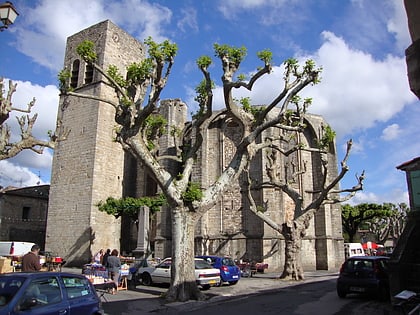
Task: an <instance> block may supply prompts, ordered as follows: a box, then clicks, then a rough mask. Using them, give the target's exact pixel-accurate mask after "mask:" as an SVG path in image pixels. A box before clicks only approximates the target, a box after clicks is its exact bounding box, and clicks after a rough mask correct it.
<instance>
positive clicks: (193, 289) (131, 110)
mask: <svg viewBox="0 0 420 315" xmlns="http://www.w3.org/2000/svg"><path fill="white" fill-rule="evenodd" d="M145 44H146V46H147V48H148V49H147V53H148V55H147V58H145V59H144V60H142V61H139V62H138V63H133V64H131V65H130V66H128V67H127V69H116V67H115V66H109V68H108V69H103V68H101V67H100V66H99V65H98V64H97V62H96V53H95V47H94V45H93V43H92V42H89V41H85V42H83V43H82V44H81V45H79V46H78V48H77V52H78V53H79V55H80V56H81V58H82V59H83V60H84V61H85V62H86V63H88V64H89V65H91V66H93V68H94V69H95V71H98V72H99V73H100V74H101V75H102V77H103V78H102V80H103V81H104V82H106V84H109V85H110V86H112V87H113V88H114V89H115V95H116V97H117V101H114V99H111V98H110V99H101V98H98V97H95V96H92V95H84V94H80V93H77V92H75V91H72V90H71V89H69V82H68V80H69V77H70V74H69V72H68V71H66V70H63V71H62V72H61V73H60V75H59V79H60V87H61V92H62V94H63V95H67V97H82V98H90V99H95V100H99V101H102V102H104V103H106V104H108V105H110V106H113V107H114V108H115V121H116V123H117V124H118V128H117V130H116V133H117V135H116V141H118V142H119V143H120V144H121V145H122V147H123V148H124V149H125V150H127V151H129V152H131V153H132V155H133V156H134V157H135V158H136V159H138V160H139V161H141V162H142V164H143V165H144V166H145V167H146V168H147V170H148V172H150V174H152V176H153V178H154V179H155V181H156V183H157V185H158V186H159V188H160V190H161V192H162V193H163V195H164V196H165V199H166V203H167V206H168V208H169V209H170V211H171V218H172V224H171V225H172V272H171V285H170V287H169V289H168V291H167V292H166V299H167V300H172V301H173V300H178V301H186V300H189V299H203V298H204V294H203V293H202V292H200V290H199V289H198V287H197V285H196V282H195V276H194V267H193V266H194V228H195V225H196V223H197V222H198V220H199V219H200V217H202V215H203V214H204V213H205V212H206V211H208V210H209V209H210V208H212V207H213V206H214V205H216V203H217V201H218V200H219V198H220V197H221V196H222V194H223V193H224V191H226V190H227V189H228V188H229V187H230V185H232V183H233V182H235V181H236V180H238V177H239V176H240V174H241V173H242V172H243V170H244V169H245V167H247V166H248V165H249V161H250V160H252V158H253V157H254V155H255V154H256V152H258V149H259V144H258V143H257V139H258V138H259V136H260V135H261V134H262V133H263V132H264V131H265V130H267V129H269V128H272V127H273V126H277V125H281V124H287V123H288V121H287V119H285V116H286V115H288V114H287V111H288V107H289V105H290V104H292V103H291V100H292V99H293V98H294V97H295V96H296V95H297V94H298V93H299V92H300V91H301V90H302V89H304V88H305V87H306V86H307V85H309V84H314V83H317V82H318V75H319V72H320V70H319V69H317V68H316V67H315V65H314V63H313V62H312V61H308V62H306V64H305V65H304V66H303V67H302V68H301V67H299V65H298V64H297V62H296V61H295V60H293V59H290V60H287V61H286V62H285V69H286V71H285V80H286V84H285V85H284V87H283V88H282V89H281V91H279V93H278V94H277V96H276V97H275V98H274V99H273V101H272V102H271V103H270V104H268V105H267V106H266V107H264V108H263V109H261V110H258V111H254V110H252V108H250V106H249V104H248V103H247V102H239V101H237V100H236V99H235V98H234V97H233V94H232V93H233V91H234V90H236V89H246V90H252V88H253V86H254V84H255V82H257V81H258V80H259V79H260V78H261V77H263V76H264V75H268V74H269V73H270V72H271V71H272V53H271V52H270V51H267V50H266V51H262V52H259V53H258V54H257V56H258V57H259V59H260V60H261V61H262V65H261V67H260V68H258V69H257V70H256V72H255V73H254V74H253V75H252V76H251V77H250V78H249V80H245V77H244V76H243V75H238V76H237V78H235V75H236V73H237V72H238V70H239V67H240V65H241V62H242V61H243V60H244V58H245V56H246V49H245V48H244V47H241V48H236V47H231V46H228V45H219V44H215V45H214V50H215V56H216V57H217V58H219V59H220V60H221V64H222V70H223V75H222V78H221V80H222V84H223V95H224V103H225V109H224V115H225V117H229V119H233V120H234V121H236V122H237V123H238V124H239V125H240V127H241V128H240V130H241V131H240V132H241V134H240V135H239V138H240V140H239V143H238V145H237V147H236V151H235V152H234V154H233V155H232V157H231V159H230V160H229V161H228V164H227V167H226V168H225V169H224V170H223V172H222V173H221V174H220V176H219V177H218V178H217V179H215V180H214V182H212V183H210V185H209V186H207V187H201V185H200V184H199V183H195V182H192V181H191V178H192V176H191V175H192V171H193V167H194V164H195V163H196V157H197V153H198V152H199V150H200V148H201V146H202V143H203V134H204V133H205V132H206V129H207V128H208V126H209V125H210V124H211V121H210V120H211V119H212V118H211V117H212V113H213V91H212V90H213V88H214V82H213V81H212V78H211V74H210V72H209V67H210V65H211V63H212V59H211V58H210V57H209V56H202V57H199V58H198V59H197V65H198V68H199V69H200V70H201V73H202V74H203V77H204V78H203V80H202V81H201V82H200V83H199V84H198V86H197V87H196V92H197V96H196V98H195V100H196V101H197V102H198V105H199V109H198V111H197V112H196V113H195V114H194V116H193V120H192V121H191V123H190V124H189V125H188V126H187V128H186V129H185V130H167V132H170V133H171V135H172V136H173V137H174V138H175V139H176V143H177V150H174V153H173V155H170V156H159V155H158V143H157V140H158V139H159V136H160V135H161V134H162V133H161V132H162V128H163V129H164V128H165V122H164V121H162V120H161V119H159V118H158V117H157V116H155V113H156V110H157V109H158V107H159V102H158V101H159V97H160V94H161V92H162V90H163V89H164V88H165V86H166V84H167V81H168V78H169V76H170V73H171V69H172V66H173V64H174V58H175V56H176V53H177V46H176V45H175V44H173V43H170V42H169V41H164V42H162V43H156V42H154V41H153V40H152V39H151V38H149V39H147V40H145ZM122 73H124V75H123V74H122ZM279 104H281V105H282V106H281V108H280V110H279V112H278V113H277V114H276V115H274V116H273V117H271V118H269V113H270V112H271V111H272V110H273V109H275V108H277V107H278V105H279ZM219 117H220V115H219ZM284 127H285V128H286V127H287V126H284ZM110 128H111V127H110ZM290 128H296V127H290ZM168 159H170V160H172V161H173V160H176V161H178V162H179V173H178V174H175V175H173V174H171V172H170V170H169V169H168V168H167V163H166V164H165V160H166V161H168Z"/></svg>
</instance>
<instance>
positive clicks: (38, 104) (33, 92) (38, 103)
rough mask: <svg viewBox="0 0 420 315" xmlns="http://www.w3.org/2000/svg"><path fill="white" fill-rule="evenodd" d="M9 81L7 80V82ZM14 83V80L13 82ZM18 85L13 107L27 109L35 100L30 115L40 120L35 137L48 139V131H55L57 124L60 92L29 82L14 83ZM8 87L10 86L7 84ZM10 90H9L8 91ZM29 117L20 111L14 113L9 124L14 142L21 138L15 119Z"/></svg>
mask: <svg viewBox="0 0 420 315" xmlns="http://www.w3.org/2000/svg"><path fill="white" fill-rule="evenodd" d="M8 80H9V79H6V80H5V82H7V81H8ZM12 81H13V80H12ZM13 83H15V84H17V87H16V92H15V93H14V94H13V97H12V102H13V107H15V108H20V109H27V105H28V103H29V102H31V101H32V99H33V98H35V105H34V106H33V107H32V109H31V113H30V114H29V115H30V117H32V116H33V115H34V114H35V113H37V114H38V118H37V120H36V122H35V125H34V128H33V135H34V136H36V137H37V138H40V139H44V140H45V139H48V130H55V122H56V119H57V108H58V100H59V91H58V89H57V87H56V86H54V85H47V86H40V85H37V84H33V83H31V82H28V81H13ZM6 87H8V84H6ZM6 90H8V89H6ZM22 115H28V114H27V113H22V112H18V111H12V113H11V116H10V118H9V119H8V121H7V124H8V125H9V126H10V127H11V130H12V140H14V141H16V139H18V138H19V135H20V130H19V125H18V124H17V121H16V119H15V117H16V116H19V117H20V116H22Z"/></svg>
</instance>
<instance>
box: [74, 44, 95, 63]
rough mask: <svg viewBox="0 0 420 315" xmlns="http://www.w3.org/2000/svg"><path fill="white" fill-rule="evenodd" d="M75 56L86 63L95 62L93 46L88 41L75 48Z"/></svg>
mask: <svg viewBox="0 0 420 315" xmlns="http://www.w3.org/2000/svg"><path fill="white" fill-rule="evenodd" d="M76 52H77V54H78V55H79V56H80V57H81V58H82V59H83V60H84V61H86V62H88V63H92V62H95V61H96V58H97V55H96V52H95V44H94V43H93V42H92V41H90V40H85V41H83V42H81V43H80V44H79V45H78V46H77V48H76Z"/></svg>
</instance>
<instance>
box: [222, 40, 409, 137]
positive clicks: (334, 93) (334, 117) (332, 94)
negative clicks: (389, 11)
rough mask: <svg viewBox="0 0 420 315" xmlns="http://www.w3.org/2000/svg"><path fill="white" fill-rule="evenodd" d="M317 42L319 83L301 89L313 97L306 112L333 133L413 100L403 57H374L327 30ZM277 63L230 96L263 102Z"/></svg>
mask: <svg viewBox="0 0 420 315" xmlns="http://www.w3.org/2000/svg"><path fill="white" fill-rule="evenodd" d="M322 39H323V43H322V45H321V47H320V48H319V49H318V50H317V51H316V52H315V53H314V54H312V55H306V56H298V58H299V59H300V60H306V59H308V58H310V59H313V60H315V62H316V64H317V65H319V66H321V67H322V69H323V70H322V73H321V77H322V80H321V83H320V84H318V85H316V86H314V87H308V88H306V89H305V90H304V91H303V93H302V95H303V96H305V97H312V98H313V105H312V106H311V107H310V108H309V111H310V112H314V113H317V114H320V115H323V116H324V117H325V119H326V120H327V122H328V123H329V124H331V126H332V128H333V129H334V130H335V131H336V132H337V137H338V138H339V139H341V138H343V137H344V136H348V135H350V134H352V133H353V132H356V131H361V130H366V129H368V128H371V127H373V126H374V125H375V124H376V123H377V122H386V121H388V120H389V119H390V118H391V117H393V116H394V115H395V114H397V113H398V112H400V111H401V110H402V109H403V108H404V106H405V105H406V104H407V103H409V102H412V101H414V100H415V96H414V95H413V94H412V93H411V92H410V90H409V86H408V82H407V76H406V70H405V69H406V65H405V59H404V58H398V57H395V56H391V55H390V56H388V57H387V58H385V59H384V60H376V59H374V58H373V57H372V56H371V55H370V54H368V53H365V52H362V51H359V50H355V49H352V48H351V47H349V46H348V45H347V44H346V42H345V40H344V39H343V38H340V37H337V36H336V35H335V34H333V33H331V32H324V33H323V34H322ZM283 70H284V69H283V67H274V68H273V72H272V74H270V75H267V76H265V77H263V78H262V79H261V80H259V82H258V83H257V84H256V85H255V87H254V89H253V91H252V92H250V93H249V92H247V91H238V92H236V95H235V96H236V97H246V96H250V97H251V100H252V103H253V104H268V103H269V102H271V100H273V99H274V97H275V96H277V94H276V93H279V91H280V89H281V88H282V84H283V72H284V71H283ZM214 98H215V103H216V104H217V105H218V108H220V107H222V106H223V105H222V104H223V93H222V88H221V87H220V86H218V87H216V90H215V93H214Z"/></svg>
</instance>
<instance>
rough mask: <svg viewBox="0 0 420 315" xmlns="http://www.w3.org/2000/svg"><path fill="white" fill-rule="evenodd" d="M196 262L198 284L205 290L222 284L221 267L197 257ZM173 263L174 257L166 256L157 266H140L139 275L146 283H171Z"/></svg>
mask: <svg viewBox="0 0 420 315" xmlns="http://www.w3.org/2000/svg"><path fill="white" fill-rule="evenodd" d="M194 264H195V279H196V281H197V285H199V286H201V287H202V288H203V290H208V289H210V287H211V286H218V285H219V284H220V270H219V269H216V268H213V267H212V266H211V265H210V264H209V263H208V262H206V261H205V260H204V259H201V258H195V259H194ZM171 265H172V259H171V258H165V259H164V260H162V262H161V263H160V264H158V265H156V266H147V267H140V268H139V269H138V271H137V275H138V276H139V278H140V279H141V282H142V283H143V284H144V285H151V284H153V283H170V282H171Z"/></svg>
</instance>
